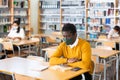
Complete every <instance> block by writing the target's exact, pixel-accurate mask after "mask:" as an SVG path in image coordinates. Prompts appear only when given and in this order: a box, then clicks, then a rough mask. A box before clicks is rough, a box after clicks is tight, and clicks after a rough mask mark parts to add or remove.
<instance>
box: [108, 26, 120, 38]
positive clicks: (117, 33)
mask: <svg viewBox="0 0 120 80" xmlns="http://www.w3.org/2000/svg"><path fill="white" fill-rule="evenodd" d="M119 37H120V27H119V26H115V27H114V28H113V29H111V30H110V32H109V33H108V39H114V38H119Z"/></svg>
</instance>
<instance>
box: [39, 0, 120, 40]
mask: <svg viewBox="0 0 120 80" xmlns="http://www.w3.org/2000/svg"><path fill="white" fill-rule="evenodd" d="M54 4H55V5H54ZM56 17H57V19H56ZM65 23H73V24H74V25H75V26H76V28H77V34H78V36H80V37H81V38H84V39H96V38H98V37H99V35H107V34H108V32H109V31H110V29H112V28H113V27H114V26H115V25H120V0H55V1H49V0H39V21H38V25H39V26H38V32H39V33H40V34H41V33H46V32H48V33H49V31H51V32H55V31H61V28H62V26H63V24H65ZM56 27H57V28H56Z"/></svg>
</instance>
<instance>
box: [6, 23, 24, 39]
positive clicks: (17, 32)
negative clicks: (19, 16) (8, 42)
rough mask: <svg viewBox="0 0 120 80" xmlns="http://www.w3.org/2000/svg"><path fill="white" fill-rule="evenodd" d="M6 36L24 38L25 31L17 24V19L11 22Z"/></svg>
mask: <svg viewBox="0 0 120 80" xmlns="http://www.w3.org/2000/svg"><path fill="white" fill-rule="evenodd" d="M7 38H9V39H13V40H15V39H19V40H22V39H24V38H25V31H24V29H23V28H21V27H20V26H19V22H18V21H14V22H13V24H12V28H11V30H10V32H9V34H8V35H7Z"/></svg>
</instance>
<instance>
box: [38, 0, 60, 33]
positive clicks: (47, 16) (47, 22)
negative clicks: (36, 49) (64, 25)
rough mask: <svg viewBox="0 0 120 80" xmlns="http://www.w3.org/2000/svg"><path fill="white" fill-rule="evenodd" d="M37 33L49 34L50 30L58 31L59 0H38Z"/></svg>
mask: <svg viewBox="0 0 120 80" xmlns="http://www.w3.org/2000/svg"><path fill="white" fill-rule="evenodd" d="M38 16H39V20H38V25H39V28H38V33H44V34H49V33H51V32H52V31H60V1H59V0H51V1H50V0H40V1H39V15H38Z"/></svg>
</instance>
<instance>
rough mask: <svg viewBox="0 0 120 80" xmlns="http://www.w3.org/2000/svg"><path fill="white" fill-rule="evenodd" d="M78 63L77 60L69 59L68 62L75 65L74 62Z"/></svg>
mask: <svg viewBox="0 0 120 80" xmlns="http://www.w3.org/2000/svg"><path fill="white" fill-rule="evenodd" d="M77 61H78V59H77V58H69V59H68V60H67V62H68V63H74V62H77Z"/></svg>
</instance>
